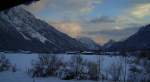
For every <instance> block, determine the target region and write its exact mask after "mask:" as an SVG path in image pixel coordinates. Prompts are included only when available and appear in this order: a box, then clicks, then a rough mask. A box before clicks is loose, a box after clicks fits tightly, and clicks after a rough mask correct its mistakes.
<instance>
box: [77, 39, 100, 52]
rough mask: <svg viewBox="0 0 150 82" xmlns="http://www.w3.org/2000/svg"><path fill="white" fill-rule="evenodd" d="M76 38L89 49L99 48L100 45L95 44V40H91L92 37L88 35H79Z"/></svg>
mask: <svg viewBox="0 0 150 82" xmlns="http://www.w3.org/2000/svg"><path fill="white" fill-rule="evenodd" d="M77 40H79V41H80V42H81V43H82V44H83V45H85V47H86V48H88V49H89V50H99V49H101V46H100V45H99V44H97V43H96V42H95V41H93V40H92V39H90V38H88V37H80V38H77Z"/></svg>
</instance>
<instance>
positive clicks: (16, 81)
mask: <svg viewBox="0 0 150 82" xmlns="http://www.w3.org/2000/svg"><path fill="white" fill-rule="evenodd" d="M50 81H51V82H96V81H90V80H80V81H79V80H60V79H59V78H56V77H47V78H31V77H29V76H28V75H27V74H26V73H24V72H20V71H18V72H10V71H5V72H1V73H0V82H50Z"/></svg>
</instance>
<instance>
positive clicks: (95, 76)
mask: <svg viewBox="0 0 150 82" xmlns="http://www.w3.org/2000/svg"><path fill="white" fill-rule="evenodd" d="M98 68H99V66H98V64H96V63H94V62H89V63H88V69H89V71H88V75H89V79H90V80H99V69H98Z"/></svg>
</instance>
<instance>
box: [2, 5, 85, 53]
mask: <svg viewBox="0 0 150 82" xmlns="http://www.w3.org/2000/svg"><path fill="white" fill-rule="evenodd" d="M80 49H85V47H84V46H83V45H82V44H81V43H80V42H79V41H77V40H76V39H74V38H71V37H69V36H68V35H66V34H64V33H61V32H59V31H57V30H56V29H55V28H54V27H53V26H50V25H49V24H47V23H45V22H44V21H41V20H39V19H36V18H35V17H34V16H33V15H32V14H31V13H29V12H28V11H26V10H24V9H22V8H20V7H15V8H12V9H9V10H6V11H3V12H0V50H27V51H34V52H51V51H66V50H68V51H69V50H80Z"/></svg>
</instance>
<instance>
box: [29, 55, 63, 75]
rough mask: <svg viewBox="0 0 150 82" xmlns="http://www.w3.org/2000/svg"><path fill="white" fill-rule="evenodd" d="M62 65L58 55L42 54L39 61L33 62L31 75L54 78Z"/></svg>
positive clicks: (30, 70)
mask: <svg viewBox="0 0 150 82" xmlns="http://www.w3.org/2000/svg"><path fill="white" fill-rule="evenodd" d="M62 64H63V63H62V61H61V59H60V58H59V57H58V56H57V55H48V54H41V55H39V57H38V60H37V61H35V60H34V61H33V62H32V65H33V67H32V69H29V73H30V74H31V75H32V77H46V76H52V75H55V72H56V71H57V70H58V69H59V67H60V66H61V65H62Z"/></svg>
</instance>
